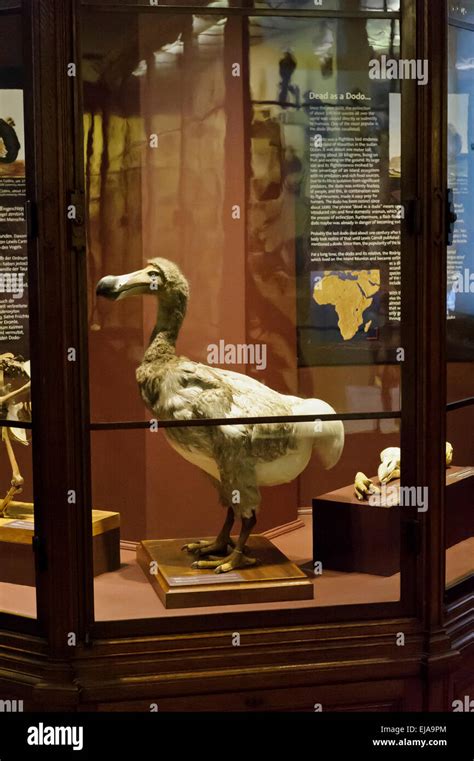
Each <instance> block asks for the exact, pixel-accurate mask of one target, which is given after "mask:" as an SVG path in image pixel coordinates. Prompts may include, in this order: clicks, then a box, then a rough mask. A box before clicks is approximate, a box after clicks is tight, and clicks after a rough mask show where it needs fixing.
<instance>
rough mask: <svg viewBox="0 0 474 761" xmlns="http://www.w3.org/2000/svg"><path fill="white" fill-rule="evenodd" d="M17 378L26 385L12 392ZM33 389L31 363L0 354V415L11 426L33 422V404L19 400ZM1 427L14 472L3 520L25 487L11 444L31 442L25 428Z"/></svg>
mask: <svg viewBox="0 0 474 761" xmlns="http://www.w3.org/2000/svg"><path fill="white" fill-rule="evenodd" d="M14 378H20V379H22V380H23V381H24V383H21V385H20V386H19V387H18V388H14V389H12V384H11V383H10V380H13V379H14ZM30 387H31V381H30V363H29V362H25V361H24V360H23V359H22V358H21V357H15V356H14V355H13V354H0V414H1V417H2V418H4V419H5V420H8V421H9V422H11V421H15V420H17V421H18V422H21V423H26V422H30V420H31V402H30V401H29V399H28V400H26V401H21V400H20V399H19V397H21V395H22V394H25V392H29V389H30ZM28 396H29V394H28ZM0 427H1V436H2V441H3V442H4V444H5V448H6V450H7V455H8V459H9V462H10V467H11V471H12V478H11V484H10V488H9V489H8V491H7V493H6V495H5V497H4V498H3V500H2V501H1V504H0V517H2V518H4V517H5V516H6V515H7V514H8V506H9V505H10V503H11V502H12V500H13V497H15V496H16V495H17V494H19V493H20V492H21V491H22V489H23V483H24V479H23V476H22V475H21V473H20V469H19V467H18V463H17V460H16V457H15V452H14V449H13V443H12V442H18V443H20V444H23V446H28V445H29V439H28V433H27V431H26V429H24V428H15V427H13V426H12V427H7V426H0Z"/></svg>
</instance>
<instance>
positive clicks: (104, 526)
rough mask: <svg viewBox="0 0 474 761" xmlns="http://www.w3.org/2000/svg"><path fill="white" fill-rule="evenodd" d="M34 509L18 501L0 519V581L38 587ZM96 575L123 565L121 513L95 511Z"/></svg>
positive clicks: (93, 529)
mask: <svg viewBox="0 0 474 761" xmlns="http://www.w3.org/2000/svg"><path fill="white" fill-rule="evenodd" d="M33 534H34V517H33V509H32V506H31V504H29V503H26V502H24V503H21V502H16V503H13V505H10V507H9V515H8V517H6V518H0V581H3V582H7V583H9V584H24V585H25V586H35V556H34V552H33V546H32V539H33ZM92 547H93V561H94V576H99V574H101V573H106V572H107V571H115V570H117V569H118V568H120V515H119V513H112V512H108V511H105V510H93V511H92Z"/></svg>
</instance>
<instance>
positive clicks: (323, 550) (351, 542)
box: [313, 466, 474, 576]
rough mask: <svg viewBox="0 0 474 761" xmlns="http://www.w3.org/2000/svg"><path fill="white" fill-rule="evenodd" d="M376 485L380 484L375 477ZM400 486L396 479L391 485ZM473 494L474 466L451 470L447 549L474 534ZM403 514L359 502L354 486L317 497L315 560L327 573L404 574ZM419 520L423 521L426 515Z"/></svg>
mask: <svg viewBox="0 0 474 761" xmlns="http://www.w3.org/2000/svg"><path fill="white" fill-rule="evenodd" d="M372 481H373V482H374V483H375V484H377V485H378V479H377V478H376V477H375V478H373V479H372ZM399 485H400V482H399V481H398V480H396V481H392V482H390V483H389V484H388V486H391V487H398V486H399ZM473 493H474V468H472V467H455V466H452V467H450V468H447V470H446V549H448V548H449V547H453V546H454V545H455V544H458V543H459V542H462V541H464V540H465V539H469V537H471V536H472V526H473V521H472V510H473V508H472V502H473ZM428 496H429V495H428ZM428 509H429V504H428ZM404 511H405V512H406V509H405V508H404V507H399V506H393V507H381V506H380V507H379V506H372V505H370V504H369V503H368V502H367V501H364V502H359V500H358V499H357V498H356V496H355V494H354V486H353V485H352V484H351V485H350V486H345V487H344V488H342V489H337V490H336V491H333V492H330V493H328V494H323V495H322V496H321V497H318V498H317V499H314V500H313V560H314V562H317V561H319V562H321V563H322V566H323V569H324V568H327V569H328V570H333V571H344V572H346V573H354V572H355V573H369V574H375V575H377V576H392V575H393V574H394V573H397V572H398V571H399V570H400V525H401V519H402V518H403V514H404ZM420 518H421V519H423V514H422V513H420Z"/></svg>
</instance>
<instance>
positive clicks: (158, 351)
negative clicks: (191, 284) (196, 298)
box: [144, 292, 187, 362]
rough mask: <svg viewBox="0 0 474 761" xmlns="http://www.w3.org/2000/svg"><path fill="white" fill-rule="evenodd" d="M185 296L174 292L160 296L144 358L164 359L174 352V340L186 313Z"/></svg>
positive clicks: (148, 360) (150, 360) (149, 360)
mask: <svg viewBox="0 0 474 761" xmlns="http://www.w3.org/2000/svg"><path fill="white" fill-rule="evenodd" d="M186 306H187V296H186V295H185V294H184V293H181V292H174V293H171V294H166V295H163V296H160V299H159V305H158V317H157V320H156V325H155V327H154V328H153V332H152V334H151V337H150V343H149V346H148V349H147V351H146V352H145V356H144V360H145V361H146V362H152V361H155V360H157V359H161V360H166V359H167V358H169V357H170V355H174V354H175V352H176V348H175V347H176V340H177V338H178V334H179V331H180V328H181V325H182V324H183V320H184V315H185V314H186Z"/></svg>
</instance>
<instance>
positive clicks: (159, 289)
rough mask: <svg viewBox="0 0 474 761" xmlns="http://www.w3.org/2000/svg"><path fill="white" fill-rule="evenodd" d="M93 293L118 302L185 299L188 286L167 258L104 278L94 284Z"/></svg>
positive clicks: (151, 261)
mask: <svg viewBox="0 0 474 761" xmlns="http://www.w3.org/2000/svg"><path fill="white" fill-rule="evenodd" d="M96 293H97V295H98V296H104V298H106V299H111V300H113V301H118V300H119V299H125V298H127V297H128V296H146V295H148V296H159V297H161V298H163V297H166V296H175V297H176V296H180V297H181V298H182V297H184V298H185V299H186V300H187V298H188V296H189V287H188V283H187V280H186V278H185V277H184V275H183V274H182V272H181V270H180V269H179V267H178V266H177V265H176V264H174V262H170V261H169V259H161V258H159V257H157V258H156V259H150V260H149V261H148V263H147V265H146V267H144V268H143V269H141V270H136V271H135V272H130V273H129V274H128V275H106V276H105V277H103V278H102V279H101V280H99V282H98V283H97V287H96Z"/></svg>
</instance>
